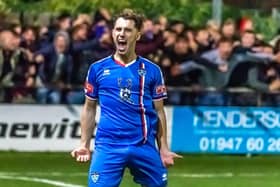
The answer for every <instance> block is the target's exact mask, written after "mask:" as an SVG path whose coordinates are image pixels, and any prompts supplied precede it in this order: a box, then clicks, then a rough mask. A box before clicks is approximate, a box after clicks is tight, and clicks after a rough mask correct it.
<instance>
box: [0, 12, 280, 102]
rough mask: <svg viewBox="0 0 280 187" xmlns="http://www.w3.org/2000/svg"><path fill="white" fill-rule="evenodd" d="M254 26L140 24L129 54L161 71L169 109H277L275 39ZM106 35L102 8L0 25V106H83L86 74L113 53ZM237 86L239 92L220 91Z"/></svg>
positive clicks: (279, 43)
mask: <svg viewBox="0 0 280 187" xmlns="http://www.w3.org/2000/svg"><path fill="white" fill-rule="evenodd" d="M254 24H255V23H254V22H253V21H252V20H251V19H249V18H242V19H240V20H233V19H230V18H229V19H226V20H225V21H224V22H223V23H222V24H221V25H219V24H217V23H216V22H215V21H213V20H209V21H208V22H207V24H206V25H205V26H203V27H192V26H191V25H186V24H185V23H184V22H182V21H179V20H169V19H168V18H166V17H164V16H159V17H157V18H153V19H152V18H147V19H146V20H145V21H144V25H143V28H142V33H143V34H142V37H141V39H140V41H139V42H138V44H137V47H136V50H137V54H138V55H141V56H143V57H146V58H148V59H150V60H152V61H153V62H155V63H157V64H158V65H159V66H160V67H161V69H162V71H163V73H164V77H165V81H166V85H167V86H168V90H169V98H168V101H167V102H168V103H169V104H178V105H180V104H189V105H258V104H259V99H261V101H262V104H264V105H274V106H279V105H280V96H278V95H279V94H278V91H279V89H280V78H279V75H280V37H279V36H277V34H276V35H275V38H274V39H273V40H272V41H270V42H266V41H264V40H263V36H262V34H261V33H256V32H255V29H254ZM111 29H112V16H111V14H110V13H109V12H108V11H107V10H106V9H99V10H98V11H96V13H95V14H94V15H93V16H91V15H87V14H79V15H77V16H72V15H70V14H67V13H62V14H60V15H58V16H57V17H56V18H55V19H53V20H52V21H51V23H50V24H49V25H40V26H38V25H36V26H35V25H26V24H23V23H20V22H19V23H10V22H9V20H6V21H2V22H0V102H13V103H40V104H46V103H48V104H58V103H66V104H81V103H83V102H84V94H83V84H84V81H85V77H86V74H87V70H88V67H89V66H90V64H91V63H94V62H96V61H97V60H99V59H102V58H104V57H106V56H108V55H111V54H112V53H113V52H114V46H113V43H112V38H111ZM241 87H242V88H247V89H246V91H245V92H244V91H242V90H241V91H240V89H236V90H238V91H237V93H235V94H232V92H229V91H228V90H230V89H233V88H241ZM251 90H253V92H252V91H251ZM256 92H257V93H261V98H259V97H256Z"/></svg>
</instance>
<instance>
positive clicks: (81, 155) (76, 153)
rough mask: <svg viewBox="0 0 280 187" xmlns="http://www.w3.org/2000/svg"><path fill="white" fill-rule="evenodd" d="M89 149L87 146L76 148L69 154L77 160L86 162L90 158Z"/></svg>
mask: <svg viewBox="0 0 280 187" xmlns="http://www.w3.org/2000/svg"><path fill="white" fill-rule="evenodd" d="M90 155H91V153H90V151H89V149H87V148H84V147H82V148H77V149H74V150H73V151H72V152H71V156H72V157H73V158H76V160H77V162H87V161H89V160H90Z"/></svg>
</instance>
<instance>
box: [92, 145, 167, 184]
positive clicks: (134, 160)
mask: <svg viewBox="0 0 280 187" xmlns="http://www.w3.org/2000/svg"><path fill="white" fill-rule="evenodd" d="M126 167H127V168H129V170H130V173H131V174H132V176H133V179H134V181H135V182H136V183H138V184H141V185H143V186H145V187H166V186H167V170H166V168H165V167H164V166H163V164H162V161H161V158H160V154H159V152H158V150H157V148H156V147H155V146H154V145H151V144H149V143H146V144H141V145H129V146H115V145H114V146H113V145H96V147H95V151H94V152H93V154H92V160H91V165H90V169H89V177H88V186H89V187H117V186H119V185H120V183H121V179H122V177H123V173H124V170H125V168H126Z"/></svg>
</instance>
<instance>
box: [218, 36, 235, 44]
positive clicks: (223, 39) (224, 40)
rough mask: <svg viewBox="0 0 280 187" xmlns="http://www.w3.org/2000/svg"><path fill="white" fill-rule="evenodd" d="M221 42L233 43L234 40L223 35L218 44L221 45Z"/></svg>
mask: <svg viewBox="0 0 280 187" xmlns="http://www.w3.org/2000/svg"><path fill="white" fill-rule="evenodd" d="M221 43H230V44H233V40H232V39H230V38H226V37H221V38H220V39H219V41H218V45H220V44H221Z"/></svg>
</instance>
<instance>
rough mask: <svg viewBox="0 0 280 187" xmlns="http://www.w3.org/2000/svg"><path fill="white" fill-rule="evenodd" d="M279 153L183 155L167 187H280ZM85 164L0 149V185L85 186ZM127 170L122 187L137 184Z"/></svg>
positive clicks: (65, 157)
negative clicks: (277, 154)
mask: <svg viewBox="0 0 280 187" xmlns="http://www.w3.org/2000/svg"><path fill="white" fill-rule="evenodd" d="M279 168H280V156H267V155H261V156H260V155H259V156H253V157H250V158H248V157H246V156H237V155H234V156H226V155H184V158H183V159H180V160H176V164H175V166H174V167H172V168H170V169H169V185H168V186H169V187H279V186H280V170H279ZM87 170H88V164H80V163H76V162H75V161H74V160H73V159H72V158H71V157H70V154H69V153H49V152H48V153H45V152H44V153H20V152H0V187H18V186H21V187H52V186H53V187H55V186H57V187H59V186H61V187H82V186H87ZM136 186H139V185H137V184H135V183H133V180H132V177H131V176H130V175H129V172H126V173H125V175H124V178H123V181H122V183H121V187H136Z"/></svg>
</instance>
